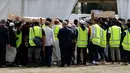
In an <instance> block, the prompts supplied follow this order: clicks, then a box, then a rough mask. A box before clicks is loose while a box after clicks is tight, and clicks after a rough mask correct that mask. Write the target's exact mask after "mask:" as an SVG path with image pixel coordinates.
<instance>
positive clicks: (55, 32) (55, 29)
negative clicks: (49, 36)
mask: <svg viewBox="0 0 130 73" xmlns="http://www.w3.org/2000/svg"><path fill="white" fill-rule="evenodd" d="M59 30H60V27H59V25H56V26H55V28H54V37H55V40H56V41H57V40H58V37H57V35H58V32H59Z"/></svg>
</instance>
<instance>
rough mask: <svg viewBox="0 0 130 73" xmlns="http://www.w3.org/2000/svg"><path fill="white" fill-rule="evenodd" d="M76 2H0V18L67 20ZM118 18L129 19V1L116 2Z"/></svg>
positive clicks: (28, 0) (33, 0)
mask: <svg viewBox="0 0 130 73" xmlns="http://www.w3.org/2000/svg"><path fill="white" fill-rule="evenodd" d="M77 1H78V0H0V18H7V16H8V14H10V13H12V14H16V15H18V16H28V17H45V18H46V17H51V18H55V17H58V18H61V19H68V18H69V16H70V14H71V11H72V9H73V7H74V5H75V4H76V2H77ZM117 7H118V15H119V17H120V18H124V19H130V8H129V7H130V0H117Z"/></svg>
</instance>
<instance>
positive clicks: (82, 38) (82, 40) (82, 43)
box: [77, 27, 88, 47]
mask: <svg viewBox="0 0 130 73" xmlns="http://www.w3.org/2000/svg"><path fill="white" fill-rule="evenodd" d="M77 29H78V40H77V46H78V47H87V44H88V36H87V34H88V29H87V28H86V29H85V30H84V31H83V30H82V28H81V27H78V28H77Z"/></svg>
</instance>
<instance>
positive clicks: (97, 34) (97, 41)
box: [91, 24, 101, 45]
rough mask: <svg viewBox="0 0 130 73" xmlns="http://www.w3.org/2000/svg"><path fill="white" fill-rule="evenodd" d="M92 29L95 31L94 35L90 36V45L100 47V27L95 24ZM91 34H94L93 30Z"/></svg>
mask: <svg viewBox="0 0 130 73" xmlns="http://www.w3.org/2000/svg"><path fill="white" fill-rule="evenodd" d="M92 27H94V29H95V33H94V35H91V36H93V37H92V38H91V40H92V43H93V44H95V45H100V33H101V32H100V29H101V28H100V26H99V25H97V24H95V25H93V26H92ZM92 32H94V31H93V30H92Z"/></svg>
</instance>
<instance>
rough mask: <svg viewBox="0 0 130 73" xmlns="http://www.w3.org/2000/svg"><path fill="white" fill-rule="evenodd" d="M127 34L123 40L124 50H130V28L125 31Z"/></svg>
mask: <svg viewBox="0 0 130 73" xmlns="http://www.w3.org/2000/svg"><path fill="white" fill-rule="evenodd" d="M125 32H126V36H125V37H124V40H123V42H122V46H123V49H124V50H127V51H130V32H129V31H128V30H126V31H125Z"/></svg>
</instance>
